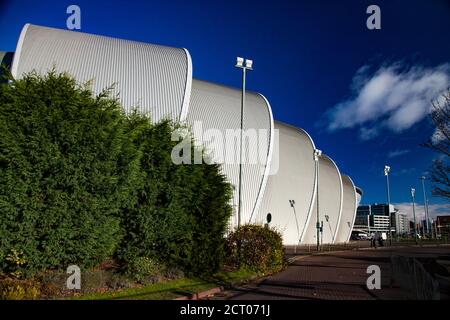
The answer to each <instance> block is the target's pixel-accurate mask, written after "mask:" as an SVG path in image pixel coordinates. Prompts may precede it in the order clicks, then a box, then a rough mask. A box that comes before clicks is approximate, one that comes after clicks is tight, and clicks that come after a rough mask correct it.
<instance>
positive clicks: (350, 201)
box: [335, 175, 357, 243]
mask: <svg viewBox="0 0 450 320" xmlns="http://www.w3.org/2000/svg"><path fill="white" fill-rule="evenodd" d="M342 186H343V191H344V192H343V198H342V199H343V200H342V214H341V222H340V223H339V229H338V232H337V235H336V241H335V242H337V243H340V242H347V241H348V240H349V239H350V236H351V233H352V229H353V221H354V220H355V215H356V201H357V199H356V190H355V185H354V184H353V181H352V179H350V177H349V176H346V175H342Z"/></svg>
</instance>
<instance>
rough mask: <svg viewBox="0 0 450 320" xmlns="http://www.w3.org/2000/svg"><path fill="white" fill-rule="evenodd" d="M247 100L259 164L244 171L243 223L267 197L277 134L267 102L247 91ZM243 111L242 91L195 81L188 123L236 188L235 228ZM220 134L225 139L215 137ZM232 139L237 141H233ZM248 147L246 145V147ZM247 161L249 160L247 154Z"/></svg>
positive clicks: (246, 114)
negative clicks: (272, 153) (273, 146)
mask: <svg viewBox="0 0 450 320" xmlns="http://www.w3.org/2000/svg"><path fill="white" fill-rule="evenodd" d="M245 101H246V103H245V111H244V132H249V130H251V129H254V132H255V133H257V136H258V150H257V152H258V153H259V155H258V157H257V158H258V162H257V163H251V162H250V161H246V162H244V165H243V169H242V215H241V222H242V224H244V223H248V222H250V218H251V217H252V216H253V212H256V210H257V208H256V207H257V204H258V202H259V201H258V199H259V198H260V197H262V195H263V194H264V188H265V180H266V179H265V178H264V177H265V174H267V168H268V161H269V158H270V149H271V145H272V135H273V119H272V112H271V109H270V105H269V104H268V103H267V100H266V99H265V98H264V97H263V96H261V95H259V94H256V93H251V92H247V93H246V100H245ZM240 110H241V90H239V89H235V88H230V87H226V86H222V85H218V84H213V83H210V82H205V81H200V80H195V79H194V80H193V82H192V93H191V100H190V106H189V112H188V115H187V123H188V125H190V126H191V128H192V131H193V134H194V138H195V140H196V142H197V143H199V144H202V145H204V146H205V147H206V149H207V150H208V151H209V152H210V154H211V156H212V157H213V159H214V161H215V162H216V163H221V164H222V166H221V168H222V170H223V173H224V174H225V175H226V176H227V177H228V179H229V181H230V182H231V183H232V184H233V186H234V188H235V191H234V197H233V207H234V209H235V214H234V215H233V219H232V221H231V226H236V225H237V215H236V210H237V206H238V183H239V152H240V151H239V150H240V148H239V147H240V144H239V130H238V129H239V128H240V112H241V111H240ZM200 126H201V128H200ZM217 133H219V134H220V135H221V136H222V137H223V139H220V138H219V139H216V138H213V137H212V135H214V134H217ZM244 135H245V133H244ZM231 137H233V138H232V139H230V138H231ZM232 140H234V141H232ZM229 142H234V143H231V144H230V143H229ZM244 143H245V141H244ZM230 146H232V147H231V148H230ZM245 146H246V144H244V148H245ZM251 147H255V146H254V145H253V146H249V145H247V148H246V149H252V148H251ZM244 150H245V149H244ZM249 152H250V151H249ZM233 153H234V157H233V158H234V159H233V161H229V160H230V159H228V156H231V155H233ZM222 156H223V157H222ZM244 159H248V154H247V153H246V157H245V158H244ZM224 160H225V161H224ZM230 162H231V163H230ZM253 217H254V216H253Z"/></svg>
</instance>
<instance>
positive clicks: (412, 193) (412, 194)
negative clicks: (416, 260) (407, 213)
mask: <svg viewBox="0 0 450 320" xmlns="http://www.w3.org/2000/svg"><path fill="white" fill-rule="evenodd" d="M415 193H416V189H414V188H411V196H412V205H413V218H414V241H415V242H416V244H417V224H416V204H415V201H414V194H415Z"/></svg>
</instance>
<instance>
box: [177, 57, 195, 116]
mask: <svg viewBox="0 0 450 320" xmlns="http://www.w3.org/2000/svg"><path fill="white" fill-rule="evenodd" d="M183 50H184V52H185V53H186V60H187V74H186V86H185V88H184V97H183V104H182V106H181V112H180V119H179V120H180V122H185V121H186V119H187V116H188V111H189V103H190V101H191V91H192V58H191V55H190V53H189V51H188V50H187V49H185V48H183Z"/></svg>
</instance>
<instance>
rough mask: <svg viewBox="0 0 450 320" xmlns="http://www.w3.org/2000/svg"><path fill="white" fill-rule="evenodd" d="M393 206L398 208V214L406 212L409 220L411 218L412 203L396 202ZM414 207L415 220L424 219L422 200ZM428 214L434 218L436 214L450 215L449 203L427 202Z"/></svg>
mask: <svg viewBox="0 0 450 320" xmlns="http://www.w3.org/2000/svg"><path fill="white" fill-rule="evenodd" d="M394 207H395V208H397V209H398V210H399V213H400V214H406V215H407V216H408V217H409V219H410V220H411V221H412V220H413V207H412V203H405V202H404V203H396V204H394ZM415 207H416V208H415V210H416V221H417V223H419V222H420V221H422V220H424V219H425V208H424V205H423V202H422V203H416V204H415ZM428 215H429V218H430V219H436V216H442V215H450V204H429V205H428Z"/></svg>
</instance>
